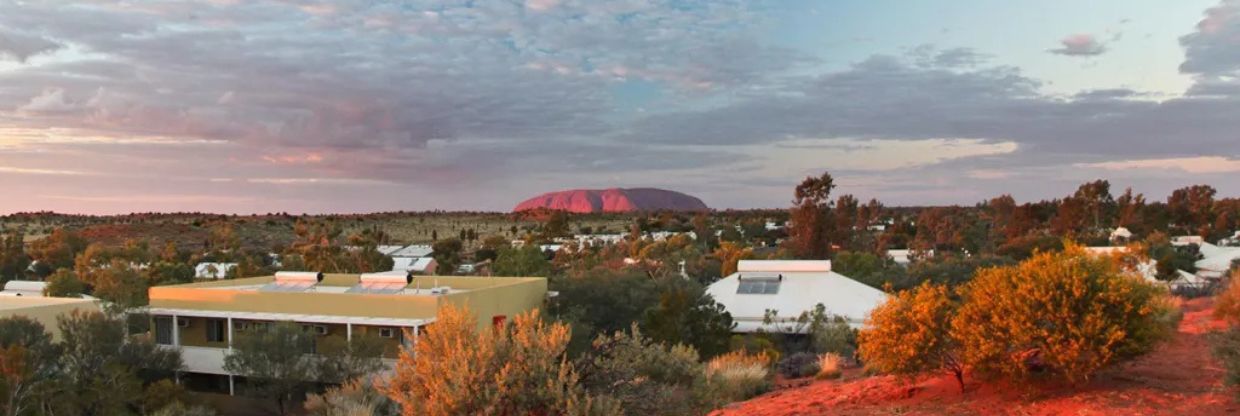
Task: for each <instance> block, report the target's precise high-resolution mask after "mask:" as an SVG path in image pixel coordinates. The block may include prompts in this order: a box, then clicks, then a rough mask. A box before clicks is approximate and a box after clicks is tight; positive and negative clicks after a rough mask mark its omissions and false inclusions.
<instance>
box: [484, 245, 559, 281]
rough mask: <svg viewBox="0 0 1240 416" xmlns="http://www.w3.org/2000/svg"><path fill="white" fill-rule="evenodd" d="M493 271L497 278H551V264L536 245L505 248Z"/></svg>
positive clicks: (500, 252) (501, 250)
mask: <svg viewBox="0 0 1240 416" xmlns="http://www.w3.org/2000/svg"><path fill="white" fill-rule="evenodd" d="M491 270H492V272H494V273H495V275H496V276H549V275H550V274H551V262H550V261H547V257H546V255H545V254H543V252H542V251H541V250H539V249H538V246H535V245H531V244H527V245H524V246H521V247H517V248H511V247H503V248H500V250H499V257H497V258H496V259H495V263H493V264H492V265H491Z"/></svg>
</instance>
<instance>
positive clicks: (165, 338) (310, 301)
mask: <svg viewBox="0 0 1240 416" xmlns="http://www.w3.org/2000/svg"><path fill="white" fill-rule="evenodd" d="M546 296H547V280H546V279H545V278H541V277H528V278H527V277H489V278H479V277H459V276H457V277H447V276H412V275H409V274H407V273H399V272H385V273H372V274H362V275H356V274H328V275H324V274H322V273H312V272H280V273H276V275H274V276H265V277H251V278H244V279H233V280H220V281H212V282H201V283H192V284H185V285H173V286H156V287H152V288H150V306H149V307H148V308H147V309H146V312H147V313H149V314H150V315H151V316H152V322H153V325H152V328H153V330H152V335H153V336H154V339H155V342H156V343H157V344H160V345H163V346H166V347H167V348H178V349H180V351H181V356H182V358H183V359H184V361H185V372H184V373H182V379H183V380H188V381H189V384H191V385H195V386H208V387H207V388H208V389H215V390H218V391H220V392H225V393H230V394H231V393H233V392H234V389H235V386H236V382H237V381H238V378H239V377H236V376H235V375H233V374H230V373H229V372H227V371H225V370H224V357H225V356H227V355H228V352H229V349H230V348H231V346H232V342H233V339H234V337H235V336H237V335H238V334H239V333H243V332H252V331H263V330H265V329H266V328H267V327H268V326H269V325H272V324H273V323H277V322H293V323H296V324H299V325H302V327H303V328H304V329H305V330H307V331H312V332H313V333H314V334H316V335H317V339H318V341H316V343H315V345H314V346H313V347H312V348H311V350H310V352H311V353H313V352H314V351H317V348H318V346H319V345H320V344H321V343H322V342H324V341H325V340H327V339H329V338H335V339H337V340H344V341H346V342H347V341H350V340H352V339H354V337H359V336H370V337H380V338H383V339H386V340H387V350H386V351H385V352H384V354H383V357H384V359H385V364H388V365H389V366H390V365H392V364H393V363H394V362H395V361H394V360H395V359H396V358H397V357H398V355H399V352H400V350H401V348H407V347H410V346H412V345H413V344H415V343H416V342H417V338H418V336H419V334H420V333H422V332H423V331H424V330H425V328H426V327H427V326H428V325H431V324H432V323H434V322H435V319H436V314H437V313H438V311H439V308H440V307H441V306H443V305H447V304H453V305H458V306H464V305H467V306H468V307H469V308H470V310H471V311H472V312H473V313H474V314H476V315H477V317H478V328H479V329H483V328H487V327H488V326H490V325H493V324H495V323H497V322H502V321H504V320H507V319H509V318H511V317H513V316H515V315H517V314H520V313H523V312H526V311H529V310H532V309H534V308H538V307H540V306H541V305H542V304H543V301H544V299H545V298H546Z"/></svg>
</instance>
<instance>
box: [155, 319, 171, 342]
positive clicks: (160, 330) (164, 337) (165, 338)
mask: <svg viewBox="0 0 1240 416" xmlns="http://www.w3.org/2000/svg"><path fill="white" fill-rule="evenodd" d="M155 343H156V344H160V345H172V317H171V316H156V317H155Z"/></svg>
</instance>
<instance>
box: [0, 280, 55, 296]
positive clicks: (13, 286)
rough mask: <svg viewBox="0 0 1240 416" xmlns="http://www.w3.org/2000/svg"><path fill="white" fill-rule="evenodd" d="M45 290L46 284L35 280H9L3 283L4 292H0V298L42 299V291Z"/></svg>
mask: <svg viewBox="0 0 1240 416" xmlns="http://www.w3.org/2000/svg"><path fill="white" fill-rule="evenodd" d="M46 288H47V282H40V281H36V280H10V281H7V282H4V290H0V296H26V297H35V298H41V297H43V289H46Z"/></svg>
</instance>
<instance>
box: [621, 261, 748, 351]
mask: <svg viewBox="0 0 1240 416" xmlns="http://www.w3.org/2000/svg"><path fill="white" fill-rule="evenodd" d="M666 286H670V287H668V288H665V289H664V290H663V293H662V294H660V295H659V303H658V304H656V305H654V307H652V308H651V309H649V310H647V311H646V317H645V320H644V322H643V328H645V330H646V334H648V335H649V336H650V337H651V339H653V340H654V341H656V342H663V343H667V344H669V345H671V344H678V343H684V344H687V345H689V346H692V347H694V348H695V349H696V350H697V351H699V352H700V353H701V354H702V355H703V356H704V357H705V358H711V357H714V356H716V355H719V354H723V353H725V352H728V347H729V342H730V341H731V339H732V327H733V323H732V315H731V314H729V313H728V312H727V311H726V310H724V308H723V305H720V304H718V303H716V302H715V300H714V299H713V298H711V297H710V295H709V294H707V293H706V291H705V289H704V288H702V287H701V286H700V285H698V284H696V283H695V282H691V281H688V282H687V281H679V280H671V281H669V283H668V284H666Z"/></svg>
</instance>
